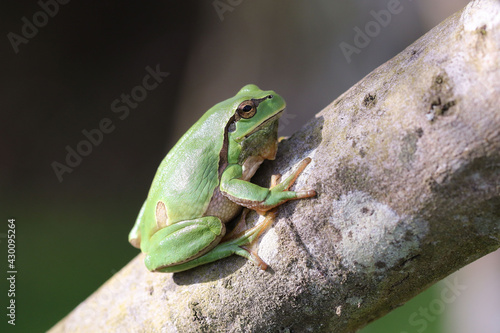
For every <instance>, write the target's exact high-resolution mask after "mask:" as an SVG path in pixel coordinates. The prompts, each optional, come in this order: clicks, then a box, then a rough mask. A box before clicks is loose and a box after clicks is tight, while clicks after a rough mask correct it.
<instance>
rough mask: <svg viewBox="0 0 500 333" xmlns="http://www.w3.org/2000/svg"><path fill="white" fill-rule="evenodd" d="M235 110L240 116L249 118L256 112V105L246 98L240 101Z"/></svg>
mask: <svg viewBox="0 0 500 333" xmlns="http://www.w3.org/2000/svg"><path fill="white" fill-rule="evenodd" d="M236 111H237V112H238V115H239V116H240V117H241V118H243V119H249V118H252V117H253V116H254V115H255V113H256V112H257V107H256V105H255V103H254V101H252V100H248V101H244V102H242V103H241V104H240V105H239V106H238V109H237V110H236Z"/></svg>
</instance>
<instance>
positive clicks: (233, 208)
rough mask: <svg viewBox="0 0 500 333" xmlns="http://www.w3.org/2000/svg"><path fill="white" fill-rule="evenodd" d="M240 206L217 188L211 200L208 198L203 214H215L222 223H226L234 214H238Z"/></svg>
mask: <svg viewBox="0 0 500 333" xmlns="http://www.w3.org/2000/svg"><path fill="white" fill-rule="evenodd" d="M241 209H242V207H241V206H240V205H238V204H236V203H234V202H232V201H231V200H229V199H228V198H227V197H225V196H224V195H222V193H221V192H220V191H219V189H218V188H217V189H216V190H215V193H214V196H213V197H212V200H210V204H209V205H208V208H207V211H206V212H205V214H203V215H204V216H216V217H218V218H219V219H220V220H221V222H222V223H227V222H229V221H231V220H232V219H233V218H235V217H236V215H238V214H239V212H240V211H241Z"/></svg>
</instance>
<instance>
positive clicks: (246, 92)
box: [129, 84, 316, 272]
mask: <svg viewBox="0 0 500 333" xmlns="http://www.w3.org/2000/svg"><path fill="white" fill-rule="evenodd" d="M284 109H285V101H284V100H283V98H282V97H281V96H279V95H277V94H276V93H275V92H274V91H271V90H268V91H263V90H260V89H259V88H258V87H257V86H256V85H253V84H249V85H246V86H244V87H243V88H242V89H241V90H240V91H239V92H238V93H237V94H236V96H234V97H232V98H230V99H228V100H226V101H223V102H221V103H219V104H216V105H215V106H214V107H212V108H211V109H209V110H208V111H207V112H206V113H205V114H204V115H203V116H202V117H201V118H200V119H199V120H198V121H197V122H196V123H195V124H194V125H193V126H192V127H191V128H190V129H189V130H188V131H187V132H186V133H185V134H184V135H183V136H182V137H181V139H180V140H179V141H178V142H177V143H176V144H175V146H174V147H173V148H172V149H171V150H170V152H169V153H168V154H167V156H166V157H165V158H164V160H163V161H162V162H161V164H160V166H159V168H158V171H157V172H156V175H155V177H154V180H153V183H152V185H151V189H150V190H149V194H148V197H147V199H146V201H145V202H144V204H143V206H142V208H141V210H140V212H139V216H138V217H137V221H136V222H135V225H134V227H133V228H132V230H131V232H130V235H129V241H130V243H131V244H132V245H133V246H135V247H137V248H140V249H141V250H142V252H144V253H145V254H146V257H145V264H146V267H147V268H148V269H149V270H150V271H159V272H179V271H184V270H187V269H191V268H193V267H196V266H199V265H203V264H206V263H209V262H212V261H215V260H219V259H221V258H224V257H227V256H230V255H232V254H237V255H240V256H243V257H245V258H247V259H249V260H250V261H252V262H254V263H255V264H257V265H258V266H259V267H261V268H262V269H265V268H266V267H267V265H266V264H265V263H264V262H263V261H262V260H261V259H260V258H259V257H258V256H257V254H255V253H254V252H253V251H250V250H248V249H247V248H246V247H245V246H249V245H251V244H253V243H254V242H255V241H256V239H257V238H258V237H259V235H260V234H261V233H262V232H263V231H264V230H265V229H266V228H267V226H268V225H269V224H270V223H269V221H271V223H272V217H273V216H274V215H272V216H270V217H267V218H266V219H264V222H261V223H259V224H257V225H256V226H255V227H253V228H250V229H247V230H245V231H243V232H242V233H240V234H238V235H236V236H232V237H229V239H227V238H228V237H226V238H224V235H225V234H226V227H225V224H226V223H227V222H229V221H230V220H232V219H233V218H235V217H237V215H238V214H239V212H240V211H241V208H242V207H247V208H249V209H253V210H256V211H257V212H259V213H260V214H265V213H266V212H268V211H270V210H271V209H273V208H274V207H276V206H278V205H281V204H282V203H284V202H286V201H288V200H294V199H302V198H308V197H312V196H314V195H315V194H316V192H315V191H314V190H299V191H289V190H288V189H289V187H290V186H291V185H292V184H293V183H294V181H295V179H296V178H297V177H298V175H299V174H300V173H301V172H302V170H303V169H304V168H305V167H306V166H307V164H308V163H309V162H310V159H309V158H307V159H305V160H303V161H302V162H301V163H299V165H298V168H296V170H295V171H294V172H292V174H291V175H290V176H288V177H287V178H285V179H284V180H283V181H281V182H280V183H276V182H277V179H278V178H275V182H274V183H273V185H272V186H271V187H270V188H264V187H261V186H258V185H256V184H253V183H251V182H250V178H252V176H253V175H254V173H255V172H256V170H257V169H258V167H259V166H260V164H261V163H262V162H263V161H264V160H265V159H269V160H273V159H274V158H275V156H276V150H277V147H278V119H279V117H280V116H281V114H282V112H283V110H284ZM223 238H224V239H223Z"/></svg>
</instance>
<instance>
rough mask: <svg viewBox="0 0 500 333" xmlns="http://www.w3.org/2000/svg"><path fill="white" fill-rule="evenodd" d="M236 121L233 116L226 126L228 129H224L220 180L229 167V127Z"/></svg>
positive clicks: (220, 158) (220, 156)
mask: <svg viewBox="0 0 500 333" xmlns="http://www.w3.org/2000/svg"><path fill="white" fill-rule="evenodd" d="M234 120H235V115H234V114H233V115H232V116H231V118H229V121H228V122H227V124H226V127H224V139H223V140H224V141H223V142H222V148H221V150H220V153H219V180H220V177H221V176H222V173H223V172H224V170H225V169H226V167H227V163H228V161H227V154H228V150H229V126H231V124H232V123H233V122H234Z"/></svg>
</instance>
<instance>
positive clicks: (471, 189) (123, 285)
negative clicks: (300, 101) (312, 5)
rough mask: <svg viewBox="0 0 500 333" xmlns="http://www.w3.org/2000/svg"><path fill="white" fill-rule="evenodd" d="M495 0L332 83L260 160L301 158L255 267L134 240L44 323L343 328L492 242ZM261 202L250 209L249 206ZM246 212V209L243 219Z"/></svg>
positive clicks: (498, 232) (499, 9)
mask: <svg viewBox="0 0 500 333" xmlns="http://www.w3.org/2000/svg"><path fill="white" fill-rule="evenodd" d="M499 104H500V2H499V1H498V0H477V1H472V2H471V3H470V4H469V5H468V6H467V7H466V8H465V9H464V10H463V11H461V12H459V13H457V14H455V15H453V16H452V17H450V18H449V19H447V20H446V21H445V22H443V23H442V24H440V25H439V26H437V27H436V28H434V29H433V30H431V31H430V32H429V33H427V34H426V35H425V36H423V37H421V38H420V39H419V40H417V41H416V42H415V43H414V44H413V45H411V46H409V47H408V48H407V49H405V50H404V51H403V52H401V53H400V54H399V55H397V56H396V57H395V58H393V59H392V60H390V61H388V62H387V63H385V64H383V65H382V66H380V67H379V68H377V69H376V70H375V71H373V72H372V73H371V74H369V75H368V76H367V77H365V78H364V79H363V80H362V81H360V82H359V83H357V84H356V85H355V86H353V87H352V88H351V89H350V90H348V91H347V92H346V93H344V94H343V95H341V96H340V97H339V98H337V99H336V100H335V101H334V102H332V103H331V104H330V105H329V106H327V107H326V108H325V109H324V110H323V111H321V112H320V113H319V114H318V115H317V116H316V118H315V119H313V120H312V121H311V122H310V123H308V124H307V125H306V126H305V127H304V128H303V129H302V130H301V131H299V132H298V133H296V134H295V135H293V136H292V137H291V138H290V139H289V140H285V141H283V142H282V143H281V144H280V147H279V153H278V158H277V159H276V161H274V162H272V163H267V164H266V165H265V166H264V167H263V168H262V170H260V171H259V173H258V175H257V182H259V183H260V184H266V185H267V184H268V180H269V178H270V175H271V174H272V173H273V172H279V171H286V170H288V169H290V167H291V166H293V165H294V164H296V163H297V162H298V161H300V160H301V159H302V158H304V157H306V156H310V157H311V158H312V159H313V162H312V163H311V164H310V165H309V166H308V167H307V168H306V170H305V171H304V173H303V174H302V175H301V176H300V177H299V179H298V181H297V185H296V186H295V188H314V189H316V191H317V192H318V196H317V197H316V198H314V199H306V200H300V201H296V202H289V203H287V204H285V205H283V206H282V207H281V208H280V209H279V210H278V218H277V220H276V222H275V223H274V225H273V227H272V228H271V229H270V230H269V231H268V232H267V233H266V234H265V235H264V236H263V237H262V239H261V242H260V245H259V255H260V256H261V257H262V258H263V259H264V260H265V261H266V262H267V263H268V264H269V266H270V267H269V268H268V270H267V271H261V270H259V269H258V268H257V267H255V266H254V265H252V264H251V263H249V262H247V261H246V260H245V259H243V258H240V257H237V256H233V257H230V258H227V259H223V260H220V261H218V262H215V263H212V264H208V265H205V266H202V267H199V268H196V269H193V270H190V271H186V272H182V273H176V274H161V273H150V272H148V271H147V270H146V268H145V267H144V264H143V256H142V255H139V256H138V257H136V258H135V259H134V260H132V261H131V262H130V263H129V264H128V265H127V266H126V267H124V268H123V269H122V270H121V271H120V272H118V273H117V274H116V275H115V276H113V277H112V278H111V279H110V280H109V281H108V282H106V283H105V284H104V285H103V286H102V287H101V288H100V289H99V290H97V291H96V292H95V293H94V294H93V295H91V296H90V297H89V298H88V299H87V300H85V301H84V302H83V303H82V304H80V305H79V306H78V307H77V308H76V309H75V310H74V311H73V312H71V313H70V314H69V315H68V316H67V317H66V318H64V319H63V320H61V322H59V323H58V324H57V325H56V326H55V327H54V328H53V329H52V332H77V331H86V332H89V331H94V332H97V331H100V330H102V329H103V328H106V330H109V331H134V332H153V331H154V332H159V331H162V332H223V331H224V332H243V331H244V332H277V331H282V332H285V331H290V332H306V331H312V332H351V331H355V330H356V329H359V328H361V327H363V326H364V325H366V324H367V323H369V322H370V321H372V320H375V319H377V318H379V317H381V316H383V315H384V314H386V313H388V312H389V311H391V310H392V309H394V308H395V307H397V306H399V305H401V304H403V303H404V302H406V301H408V300H409V299H410V298H412V297H414V296H415V295H417V294H419V293H420V292H422V291H423V290H425V289H426V288H427V287H429V286H430V285H432V284H433V283H435V282H436V281H439V280H440V279H442V278H444V277H446V276H447V275H449V274H450V273H452V272H454V271H455V270H457V269H459V268H460V267H463V266H465V265H467V264H468V263H470V262H472V261H474V260H476V259H477V258H479V257H481V256H484V255H486V254H487V253H489V252H492V251H494V250H496V249H498V248H499V247H500V154H499V152H500V111H499V108H500V107H499ZM255 218H256V216H255V215H254V219H255ZM250 220H252V219H250Z"/></svg>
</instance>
